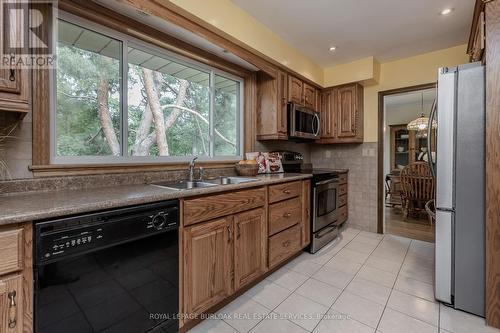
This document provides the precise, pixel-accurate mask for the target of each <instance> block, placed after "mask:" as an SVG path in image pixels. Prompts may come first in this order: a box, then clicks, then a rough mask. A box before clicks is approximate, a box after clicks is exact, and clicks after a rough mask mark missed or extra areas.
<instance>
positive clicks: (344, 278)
mask: <svg viewBox="0 0 500 333" xmlns="http://www.w3.org/2000/svg"><path fill="white" fill-rule="evenodd" d="M312 277H313V278H314V279H316V280H319V281H321V282H324V283H328V284H329V285H332V286H334V287H337V288H340V289H344V288H345V287H346V286H347V285H348V284H349V282H350V281H351V280H352V278H353V277H354V274H349V273H346V272H342V271H339V270H336V269H334V268H332V267H328V266H323V268H321V269H320V270H319V271H318V272H317V273H316V274H314V275H313V276H312Z"/></svg>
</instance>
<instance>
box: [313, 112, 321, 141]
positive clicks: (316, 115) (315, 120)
mask: <svg viewBox="0 0 500 333" xmlns="http://www.w3.org/2000/svg"><path fill="white" fill-rule="evenodd" d="M314 123H316V124H318V127H317V128H316V130H314ZM312 125H313V126H312V127H313V131H314V136H318V134H319V127H320V126H319V115H318V114H317V113H315V114H314V119H313V123H312Z"/></svg>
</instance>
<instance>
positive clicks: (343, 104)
mask: <svg viewBox="0 0 500 333" xmlns="http://www.w3.org/2000/svg"><path fill="white" fill-rule="evenodd" d="M336 111H337V124H336V125H337V133H336V134H337V137H339V138H350V137H355V136H356V125H357V124H356V86H354V85H353V86H345V87H341V88H339V89H338V101H337V110H336Z"/></svg>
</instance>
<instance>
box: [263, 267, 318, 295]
mask: <svg viewBox="0 0 500 333" xmlns="http://www.w3.org/2000/svg"><path fill="white" fill-rule="evenodd" d="M266 279H267V280H269V281H272V282H274V283H276V284H278V285H280V286H282V287H284V288H286V289H288V290H292V291H293V290H295V289H297V288H298V287H299V286H300V285H301V284H302V283H304V282H305V281H306V280H307V279H308V277H307V276H306V275H304V274H300V273H297V272H294V271H291V270H288V269H286V268H280V269H279V270H277V271H276V272H274V273H273V274H271V275H269V276H268V277H267V278H266Z"/></svg>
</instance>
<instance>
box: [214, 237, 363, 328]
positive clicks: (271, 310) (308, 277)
mask: <svg viewBox="0 0 500 333" xmlns="http://www.w3.org/2000/svg"><path fill="white" fill-rule="evenodd" d="M358 234H359V232H358V233H357V234H356V235H355V236H354V237H353V238H352V239H351V240H350V241H349V242H347V244H349V243H350V242H351V241H352V240H353V239H354V238H356V236H357V235H358ZM347 244H345V245H344V246H342V247H341V248H340V250H342V249H343V248H344V247H345V246H346V245H347ZM340 250H339V251H340ZM337 253H338V252H337ZM337 253H335V254H334V255H333V256H332V258H333V257H334V256H335V255H336V254H337ZM301 255H302V254H301ZM299 257H300V256H299ZM297 258H298V257H297ZM330 259H331V258H330ZM330 259H329V260H328V261H330ZM294 260H295V259H294ZM328 261H327V262H328ZM327 262H325V263H324V264H318V265H320V266H321V268H323V267H324V266H325V265H326V263H327ZM287 264H288V263H287ZM287 264H285V265H283V267H282V268H284V267H285V266H286V265H287ZM321 268H319V269H318V271H319V270H321ZM280 269H281V268H280ZM286 269H287V270H288V271H290V272H294V273H296V274H300V275H303V276H307V275H304V274H301V273H299V272H296V271H293V270H291V269H288V268H286ZM274 273H276V272H274ZM274 273H273V274H274ZM271 275H272V274H271ZM311 278H312V276H307V279H306V280H304V282H302V283H301V284H300V285H299V286H297V287H296V288H295V289H293V290H292V291H291V293H290V294H289V295H288V296H287V297H286V298H285V299H284V300H283V301H281V302H280V303H279V304H278V305H276V306H275V307H274V308H273V309H270V312H269V313H271V312H274V310H276V309H277V308H278V307H279V306H280V305H281V304H283V302H285V301H286V300H287V299H288V298H290V296H291V295H293V294H294V293H295V291H297V289H299V288H300V287H302V285H304V284H305V283H306V282H307V281H309V280H310V279H311ZM265 280H266V279H264V280H263V281H265ZM268 281H269V282H271V283H274V284H276V285H278V286H280V287H282V288H285V289H287V288H286V287H283V286H281V285H279V284H277V283H275V282H274V281H271V280H268ZM320 282H321V281H320ZM259 283H260V282H259ZM288 290H290V289H288ZM299 296H302V295H299ZM339 296H340V295H339ZM302 297H305V298H307V299H308V300H310V301H312V302H314V303H316V304H319V303H318V302H316V301H314V300H312V299H310V298H308V297H306V296H302ZM249 298H250V299H251V300H253V301H254V302H256V303H257V304H259V305H261V306H263V307H265V306H264V305H263V304H260V303H259V302H257V301H256V300H254V299H253V298H251V297H249ZM334 303H335V301H334ZM319 305H321V306H324V305H323V304H319ZM265 308H266V307H265ZM266 309H268V308H266ZM327 312H328V311H327ZM277 314H278V315H279V313H277ZM285 320H287V321H289V322H291V323H292V324H294V325H296V326H298V327H300V328H302V329H304V330H306V331H308V332H312V331H309V330H307V329H306V328H304V327H302V326H300V325H298V324H296V323H294V322H293V321H291V320H289V319H285ZM222 321H224V319H222ZM262 321H264V319H261V320H259V322H257V323H256V324H255V325H254V326H252V327H251V328H250V330H249V331H248V332H251V331H252V330H253V329H254V328H255V327H257V325H259V324H260V323H261V322H262ZM224 322H225V323H226V324H227V322H226V321H224ZM320 322H321V319H320ZM318 324H319V322H318ZM228 325H229V324H228ZM229 326H231V325H229ZM316 326H317V325H316ZM316 326H315V327H314V329H315V328H316ZM231 327H232V326H231ZM233 328H234V327H233ZM314 329H313V331H314ZM236 331H237V332H239V333H241V332H240V331H238V330H236Z"/></svg>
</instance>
